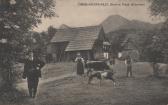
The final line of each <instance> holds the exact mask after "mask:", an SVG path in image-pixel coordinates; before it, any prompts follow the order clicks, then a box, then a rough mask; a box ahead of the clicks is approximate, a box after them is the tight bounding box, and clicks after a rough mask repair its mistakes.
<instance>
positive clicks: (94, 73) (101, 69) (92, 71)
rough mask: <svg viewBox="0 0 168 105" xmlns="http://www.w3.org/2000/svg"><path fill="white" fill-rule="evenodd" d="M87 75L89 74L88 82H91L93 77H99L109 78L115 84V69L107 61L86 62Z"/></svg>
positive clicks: (100, 78)
mask: <svg viewBox="0 0 168 105" xmlns="http://www.w3.org/2000/svg"><path fill="white" fill-rule="evenodd" d="M86 68H87V69H88V71H87V76H89V79H88V84H90V83H91V81H92V80H93V78H97V79H99V80H100V85H101V80H102V79H109V80H112V81H113V82H114V85H115V79H114V78H113V74H114V73H113V70H112V69H111V68H110V67H109V65H107V62H106V61H89V62H87V63H86Z"/></svg>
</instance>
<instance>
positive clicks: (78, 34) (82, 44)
mask: <svg viewBox="0 0 168 105" xmlns="http://www.w3.org/2000/svg"><path fill="white" fill-rule="evenodd" d="M101 29H102V27H101V26H89V27H78V28H69V29H60V30H58V31H57V33H56V34H55V36H54V37H53V39H52V40H51V43H57V42H69V43H68V45H67V47H66V49H65V51H76V50H89V49H92V47H93V44H94V42H95V40H96V39H98V36H99V33H100V31H101Z"/></svg>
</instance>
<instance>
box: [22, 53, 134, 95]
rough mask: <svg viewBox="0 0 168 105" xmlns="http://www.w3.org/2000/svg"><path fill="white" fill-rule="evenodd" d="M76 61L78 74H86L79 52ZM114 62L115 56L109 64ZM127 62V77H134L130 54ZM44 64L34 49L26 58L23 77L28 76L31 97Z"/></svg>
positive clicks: (35, 89)
mask: <svg viewBox="0 0 168 105" xmlns="http://www.w3.org/2000/svg"><path fill="white" fill-rule="evenodd" d="M75 62H76V63H77V71H76V73H77V75H80V76H82V75H83V74H84V66H85V61H84V59H83V58H82V56H81V54H80V53H78V54H77V57H76V59H75ZM114 64H115V59H114V58H113V59H112V60H110V62H109V63H108V65H109V66H110V65H114ZM125 64H126V65H127V73H126V75H127V77H129V75H130V76H131V77H132V60H131V57H130V56H128V57H127V59H126V60H125ZM44 65H45V63H44V62H43V61H42V60H40V58H39V57H38V55H35V54H34V52H33V51H30V52H29V53H28V56H27V58H26V59H25V60H24V72H23V76H22V77H23V78H24V79H26V78H27V83H28V91H29V95H30V97H32V98H35V96H36V93H37V87H38V82H39V78H41V68H42V67H43V66H44Z"/></svg>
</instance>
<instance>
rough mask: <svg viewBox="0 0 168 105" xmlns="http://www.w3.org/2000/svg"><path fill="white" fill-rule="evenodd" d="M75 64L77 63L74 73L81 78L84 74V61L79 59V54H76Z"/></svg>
mask: <svg viewBox="0 0 168 105" xmlns="http://www.w3.org/2000/svg"><path fill="white" fill-rule="evenodd" d="M75 62H77V71H76V73H77V75H80V76H82V75H83V74H84V59H83V58H82V57H81V55H80V53H78V54H77V57H76V59H75Z"/></svg>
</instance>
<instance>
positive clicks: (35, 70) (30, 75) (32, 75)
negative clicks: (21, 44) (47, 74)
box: [23, 51, 44, 98]
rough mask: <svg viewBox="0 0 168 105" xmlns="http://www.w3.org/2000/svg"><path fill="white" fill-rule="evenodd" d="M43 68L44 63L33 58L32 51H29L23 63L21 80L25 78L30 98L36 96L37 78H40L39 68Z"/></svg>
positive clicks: (35, 57)
mask: <svg viewBox="0 0 168 105" xmlns="http://www.w3.org/2000/svg"><path fill="white" fill-rule="evenodd" d="M43 66H44V62H43V61H41V60H40V59H39V58H38V57H37V56H35V55H34V52H33V51H30V52H29V54H28V57H27V59H26V60H25V62H24V72H23V78H24V79H25V78H27V83H28V90H29V95H30V97H32V98H35V96H36V93H37V86H38V82H39V78H40V77H41V68H42V67H43Z"/></svg>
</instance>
